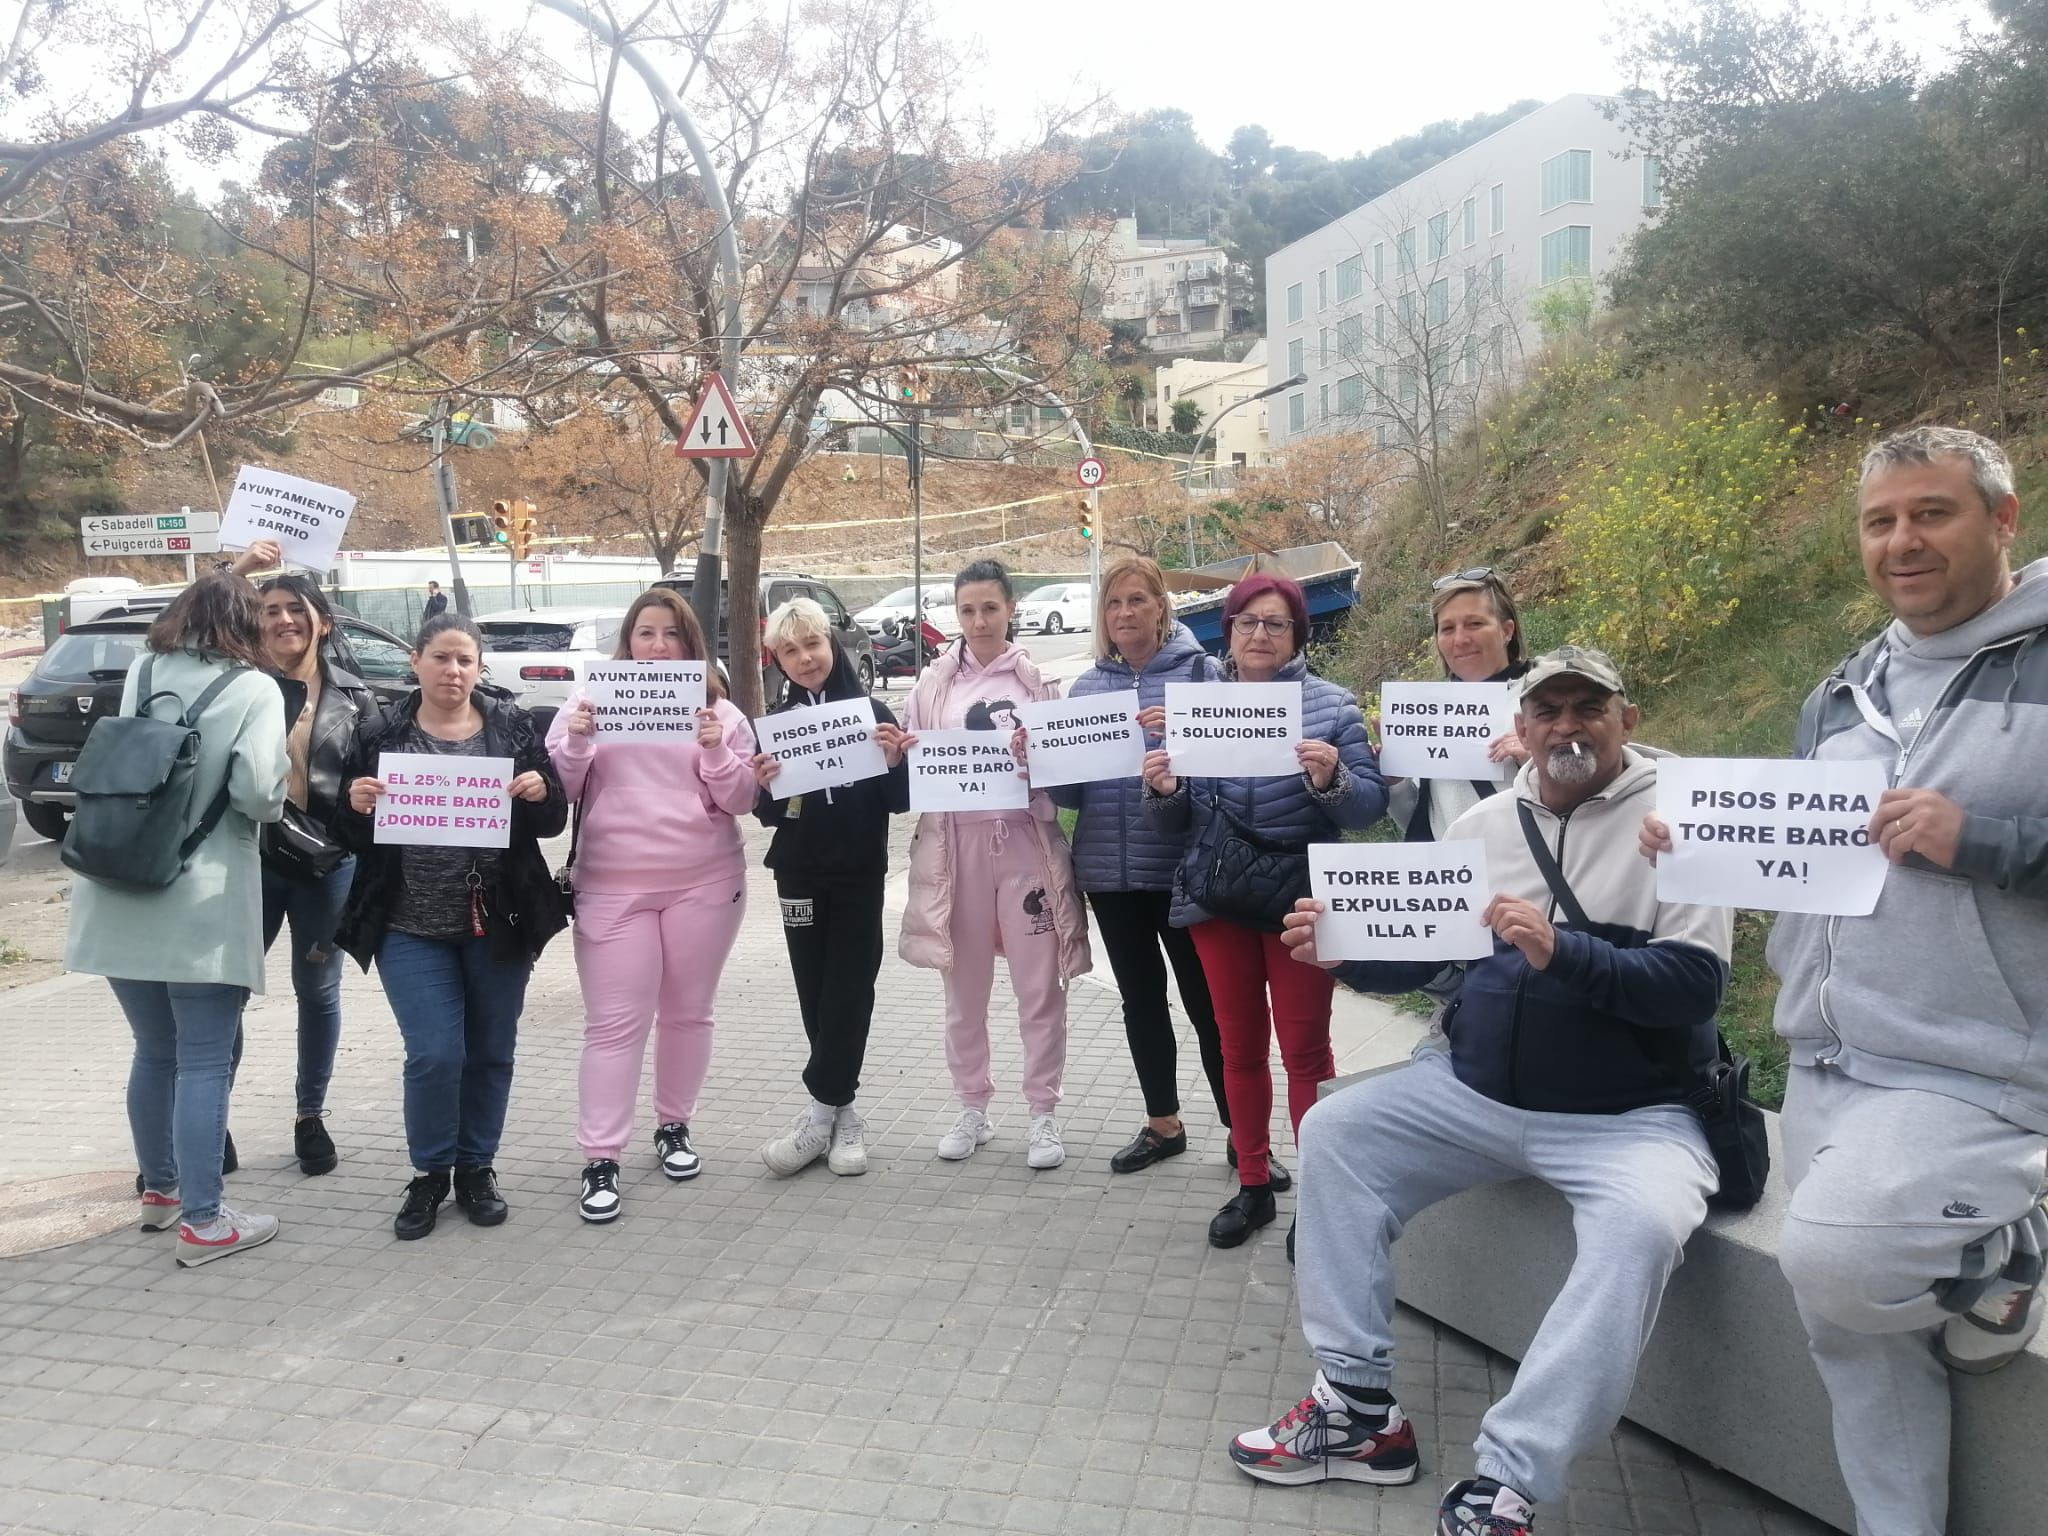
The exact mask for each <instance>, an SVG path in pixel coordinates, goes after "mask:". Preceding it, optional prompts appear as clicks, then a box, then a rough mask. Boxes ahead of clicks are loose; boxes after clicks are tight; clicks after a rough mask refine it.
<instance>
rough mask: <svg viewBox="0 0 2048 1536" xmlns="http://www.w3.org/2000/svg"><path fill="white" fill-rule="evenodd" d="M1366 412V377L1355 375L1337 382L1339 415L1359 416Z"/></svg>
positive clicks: (1360, 374)
mask: <svg viewBox="0 0 2048 1536" xmlns="http://www.w3.org/2000/svg"><path fill="white" fill-rule="evenodd" d="M1364 410H1365V375H1364V374H1362V373H1354V374H1352V375H1351V377H1350V378H1348V379H1339V380H1338V381H1337V414H1338V415H1340V416H1357V415H1361V414H1363V412H1364Z"/></svg>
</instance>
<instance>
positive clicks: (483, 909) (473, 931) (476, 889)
mask: <svg viewBox="0 0 2048 1536" xmlns="http://www.w3.org/2000/svg"><path fill="white" fill-rule="evenodd" d="M468 884H469V935H470V937H471V938H473V939H480V938H482V937H483V936H484V919H485V918H487V917H489V916H490V915H491V909H490V908H489V907H487V906H485V905H484V877H483V876H482V875H480V874H478V873H477V871H476V866H475V865H474V864H472V865H470V866H469V882H468Z"/></svg>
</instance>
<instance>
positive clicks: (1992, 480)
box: [1856, 427, 2013, 510]
mask: <svg viewBox="0 0 2048 1536" xmlns="http://www.w3.org/2000/svg"><path fill="white" fill-rule="evenodd" d="M1936 459H1962V460H1964V461H1965V462H1966V463H1968V464H1969V466H1970V484H1972V485H1973V486H1975V487H1976V488H1977V494H1978V495H1979V496H1981V497H1982V498H1983V499H1984V505H1985V507H1986V509H1988V510H1996V508H1997V507H1998V505H1999V504H2000V503H2001V502H2003V501H2004V500H2005V498H2006V497H2008V496H2010V495H2012V493H2013V490H2012V460H2011V459H2008V458H2007V457H2006V456H2005V450H2004V449H2003V448H2001V447H1999V446H1998V444H1996V443H1994V442H1993V441H1992V440H1991V439H1990V438H1988V437H1986V436H1984V434H1983V433H1981V432H1971V431H1969V430H1968V429H1966V428H1963V427H1908V428H1906V429H1905V430H1904V431H1903V432H1894V433H1893V434H1892V435H1891V436H1890V437H1887V438H1885V439H1884V440H1883V441H1882V442H1880V443H1878V444H1877V445H1876V446H1875V447H1873V448H1872V449H1871V450H1870V451H1869V452H1868V453H1866V454H1864V455H1863V469H1862V471H1861V473H1859V474H1858V475H1857V477H1856V484H1857V487H1858V489H1861V488H1862V487H1863V486H1866V485H1868V484H1869V483H1870V477H1871V476H1872V475H1879V474H1882V473H1884V472H1885V471H1886V470H1888V469H1897V468H1898V467H1899V466H1900V465H1902V464H1932V463H1933V462H1934V461H1935V460H1936Z"/></svg>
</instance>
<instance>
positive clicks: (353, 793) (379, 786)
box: [335, 613, 569, 1239]
mask: <svg viewBox="0 0 2048 1536" xmlns="http://www.w3.org/2000/svg"><path fill="white" fill-rule="evenodd" d="M412 665H413V671H414V672H415V673H417V674H418V676H419V680H420V686H419V691H418V692H417V693H415V694H414V695H412V697H410V698H408V699H406V700H404V701H402V702H400V703H397V704H393V705H391V706H389V707H388V708H387V709H385V711H384V712H383V713H382V714H380V715H377V716H375V717H374V718H372V719H370V720H368V721H365V722H364V723H363V725H362V726H361V727H360V728H358V730H357V731H356V736H355V741H354V743H353V745H352V746H351V747H350V749H349V758H348V766H347V768H346V770H345V772H344V775H343V779H342V794H343V797H344V804H345V805H346V807H347V808H346V809H345V810H344V811H343V812H342V814H341V815H340V817H339V818H338V820H337V822H336V830H337V832H338V833H339V834H340V835H341V836H342V837H343V839H344V840H345V841H347V842H348V843H349V844H350V845H351V846H352V847H354V848H355V850H356V852H357V854H358V856H359V862H358V865H357V869H356V878H355V885H354V888H353V889H352V890H351V891H350V892H349V899H348V905H347V907H346V908H345V909H344V910H343V912H342V915H341V924H340V927H339V929H338V930H337V932H336V934H335V941H336V942H337V943H338V944H340V945H341V947H342V948H343V949H345V950H347V951H348V953H350V954H351V955H353V956H355V958H356V959H357V961H358V962H359V963H361V964H362V965H363V966H364V967H365V968H366V969H367V968H368V966H369V964H370V961H371V959H372V957H374V958H375V959H376V962H377V975H378V978H379V979H380V980H381V981H382V982H383V983H384V995H385V996H386V997H387V998H389V999H390V1002H391V1011H392V1012H393V1013H394V1014H396V1015H397V1017H398V1028H399V1032H400V1033H401V1034H402V1035H403V1036H404V1037H405V1139H406V1145H407V1147H408V1149H409V1150H410V1152H411V1156H412V1164H413V1171H414V1177H413V1180H412V1182H411V1183H410V1184H408V1185H407V1186H406V1191H405V1203H404V1204H403V1205H402V1206H401V1207H400V1209H399V1212H398V1216H397V1219H396V1220H395V1221H394V1222H393V1224H392V1227H393V1230H394V1231H395V1232H396V1233H397V1234H398V1236H399V1237H401V1238H405V1239H412V1238H420V1237H425V1236H426V1235H427V1234H428V1233H429V1232H431V1231H433V1230H434V1223H435V1221H436V1219H437V1218H438V1216H439V1214H440V1209H441V1202H442V1201H444V1200H446V1199H447V1198H448V1193H449V1189H450V1187H451V1185H452V1187H453V1189H454V1192H455V1203H456V1204H457V1205H459V1206H460V1207H462V1209H463V1210H464V1211H466V1212H467V1213H468V1214H469V1219H470V1220H471V1221H473V1222H475V1223H476V1224H477V1225H478V1226H480V1227H494V1226H496V1225H498V1224H499V1223H500V1222H502V1221H503V1220H504V1219H505V1216H506V1208H505V1201H504V1199H503V1198H502V1197H501V1196H500V1195H499V1193H498V1182H497V1175H496V1172H495V1171H494V1169H493V1167H492V1164H493V1161H494V1160H495V1159H496V1157H497V1154H498V1138H499V1136H500V1135H501V1134H502V1133H503V1131H504V1129H505V1107H506V1105H507V1103H508V1102H509V1101H510V1099H511V1096H512V1054H513V1048H514V1046H515V1044H516V1043H517V1040H518V1035H519V1014H520V1010H521V1009H522V1008H524V1007H525V1005H526V982H527V978H528V977H529V976H531V975H532V973H533V962H534V961H535V960H536V959H538V958H539V957H540V952H541V950H542V949H543V948H544V947H545V946H546V944H547V942H548V940H549V939H551V938H553V937H554V936H555V935H556V934H558V933H560V932H561V931H562V929H563V928H564V927H566V926H567V924H568V914H567V911H566V909H565V903H564V901H563V899H562V892H561V889H560V887H559V886H557V885H556V884H555V881H554V877H553V876H552V875H551V874H550V873H549V872H548V867H547V862H546V860H545V859H543V858H542V856H541V851H540V845H539V840H540V839H541V838H544V837H553V836H555V835H556V834H557V833H559V832H560V831H561V830H562V828H563V827H564V826H566V825H567V824H568V818H569V805H568V801H567V800H566V799H565V798H564V796H563V794H562V784H561V780H560V779H558V778H557V777H556V776H555V769H554V765H553V764H552V763H551V762H549V761H548V751H547V745H546V743H545V742H544V741H543V740H542V738H541V733H540V732H539V731H538V730H537V729H535V727H534V723H533V719H532V717H531V716H529V715H528V714H527V713H526V711H525V710H523V709H520V708H519V707H518V706H517V705H515V704H513V703H511V702H510V700H509V697H508V696H507V695H506V694H505V693H504V691H503V690H501V689H497V688H493V687H490V686H489V685H487V684H484V683H482V682H480V680H479V679H480V677H481V675H482V671H483V636H482V635H481V634H479V633H478V631H477V627H476V626H475V625H474V624H472V623H470V621H469V620H468V619H466V618H461V617H458V616H457V615H455V614H452V613H442V614H438V615H436V616H435V617H434V618H431V619H429V620H428V621H427V622H426V623H425V624H423V625H422V626H421V627H420V636H419V641H418V644H417V646H416V648H415V649H414V651H413V657H412ZM386 752H408V753H428V754H433V755H435V756H441V757H450V758H457V759H459V758H463V757H496V758H510V759H511V760H512V774H511V778H510V780H509V781H508V783H507V788H508V790H509V791H510V794H511V797H512V826H511V842H510V846H508V847H506V848H502V849H500V848H467V847H452V846H440V845H434V846H424V845H414V844H407V845H402V846H400V845H392V844H380V843H378V842H376V841H375V827H374V818H375V814H376V809H377V801H378V800H379V798H380V797H382V796H383V795H384V794H385V793H386V789H385V785H384V782H383V778H382V775H381V773H380V771H379V767H378V759H379V757H380V755H381V754H383V753H386ZM450 766H451V767H457V768H459V767H460V764H459V763H454V764H451V765H450Z"/></svg>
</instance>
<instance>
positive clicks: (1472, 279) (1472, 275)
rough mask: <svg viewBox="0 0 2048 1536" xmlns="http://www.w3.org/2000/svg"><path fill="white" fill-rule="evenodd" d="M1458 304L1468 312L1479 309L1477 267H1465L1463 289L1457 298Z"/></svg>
mask: <svg viewBox="0 0 2048 1536" xmlns="http://www.w3.org/2000/svg"><path fill="white" fill-rule="evenodd" d="M1458 302H1459V303H1460V304H1462V305H1463V306H1464V307H1465V308H1466V309H1468V310H1471V309H1477V308H1478V307H1479V269H1478V268H1477V267H1467V268H1466V269H1465V287H1464V290H1463V291H1462V292H1461V293H1460V294H1459V296H1458Z"/></svg>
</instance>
